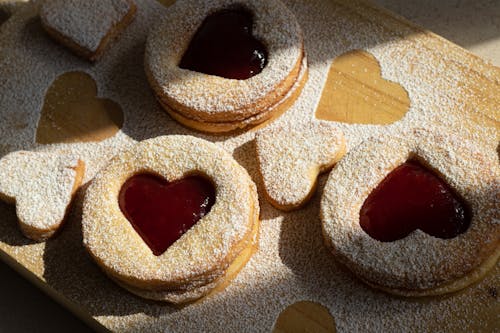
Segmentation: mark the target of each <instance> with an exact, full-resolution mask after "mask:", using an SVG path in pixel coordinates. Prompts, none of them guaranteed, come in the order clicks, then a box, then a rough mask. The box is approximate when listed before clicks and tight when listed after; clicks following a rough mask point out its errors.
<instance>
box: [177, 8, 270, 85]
mask: <svg viewBox="0 0 500 333" xmlns="http://www.w3.org/2000/svg"><path fill="white" fill-rule="evenodd" d="M252 27H253V17H252V13H250V12H249V11H248V10H245V9H243V8H235V9H223V10H220V11H218V12H215V13H213V14H211V15H209V16H208V17H207V18H206V19H205V20H204V21H203V23H202V24H201V26H200V28H199V29H198V31H196V33H195V34H194V36H193V38H192V40H191V43H190V44H189V47H188V48H187V50H186V52H185V53H184V56H183V57H182V60H181V62H180V64H179V67H180V68H183V69H189V70H192V71H195V72H200V73H205V74H209V75H216V76H220V77H224V78H227V79H237V80H245V79H248V78H250V77H252V76H254V75H257V74H259V73H260V72H261V71H262V70H263V69H264V67H265V66H266V64H267V50H266V47H265V46H264V44H263V43H262V42H260V41H259V40H257V39H256V38H255V37H254V36H253V35H252Z"/></svg>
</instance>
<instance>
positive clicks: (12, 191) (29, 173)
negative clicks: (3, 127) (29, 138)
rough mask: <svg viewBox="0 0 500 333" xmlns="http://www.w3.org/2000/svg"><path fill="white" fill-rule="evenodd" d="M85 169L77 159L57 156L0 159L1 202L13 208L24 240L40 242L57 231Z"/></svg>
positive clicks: (16, 154) (30, 154) (17, 155)
mask: <svg viewBox="0 0 500 333" xmlns="http://www.w3.org/2000/svg"><path fill="white" fill-rule="evenodd" d="M84 169H85V166H84V163H83V162H82V161H81V160H79V159H78V158H77V157H74V156H66V155H62V154H56V153H41V152H28V151H18V152H14V153H10V154H8V155H5V156H4V157H3V158H2V159H0V199H2V200H4V201H5V202H7V203H11V204H15V205H16V214H17V217H18V219H19V226H20V228H21V231H22V232H23V234H24V235H25V236H26V237H28V238H31V239H33V240H36V241H43V240H45V239H47V238H49V237H50V236H52V235H53V234H54V233H55V232H56V231H57V229H58V228H59V227H60V226H61V224H62V222H63V220H64V218H65V215H66V212H67V210H68V207H69V205H70V203H71V200H72V198H73V195H74V194H75V192H76V190H77V189H78V188H79V187H80V185H81V183H82V179H83V174H84Z"/></svg>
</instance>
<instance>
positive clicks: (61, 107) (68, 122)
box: [36, 72, 123, 144]
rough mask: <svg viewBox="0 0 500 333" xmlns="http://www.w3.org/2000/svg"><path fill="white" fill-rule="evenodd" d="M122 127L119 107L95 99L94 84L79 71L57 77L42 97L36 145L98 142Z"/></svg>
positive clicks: (108, 101) (103, 100)
mask: <svg viewBox="0 0 500 333" xmlns="http://www.w3.org/2000/svg"><path fill="white" fill-rule="evenodd" d="M122 126H123V112H122V109H121V107H120V106H119V105H118V104H117V103H115V102H113V101H111V100H109V99H103V98H98V97H97V85H96V83H95V81H94V80H93V79H92V77H91V76H90V75H88V74H86V73H83V72H67V73H64V74H62V75H60V76H59V77H58V78H57V79H56V80H55V81H54V82H53V83H52V85H51V86H50V87H49V89H48V91H47V94H46V95H45V101H44V104H43V108H42V112H41V115H40V120H39V121H38V127H37V131H36V142H38V143H42V144H51V143H75V142H99V141H102V140H105V139H107V138H110V137H112V136H114V135H115V134H116V132H118V131H119V130H120V128H121V127H122Z"/></svg>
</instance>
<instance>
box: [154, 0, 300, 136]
mask: <svg viewBox="0 0 500 333" xmlns="http://www.w3.org/2000/svg"><path fill="white" fill-rule="evenodd" d="M145 69H146V74H147V77H148V80H149V83H150V84H151V86H152V88H153V90H154V91H155V93H156V96H157V98H158V100H159V101H160V103H161V104H162V105H163V107H164V108H165V110H166V111H167V112H168V113H169V114H170V115H171V116H172V117H173V118H174V119H176V120H177V121H179V122H180V123H182V124H184V125H186V126H188V127H191V128H194V129H197V130H201V131H206V132H228V131H232V130H236V129H241V128H245V127H247V126H250V125H255V124H258V123H261V122H263V121H265V120H268V119H270V118H272V117H273V116H276V115H279V114H280V113H282V112H283V111H284V110H286V109H287V108H288V107H289V106H290V104H291V103H292V102H293V101H294V100H295V99H296V98H297V97H298V95H299V94H300V91H301V90H302V87H303V85H304V83H305V81H306V78H307V62H306V58H305V54H304V46H303V38H302V31H301V29H300V26H299V24H298V22H297V20H296V19H295V17H294V15H293V14H292V13H291V12H290V10H288V8H287V7H286V6H285V5H284V4H283V3H281V1H279V0H271V1H264V0H258V1H248V0H244V1H235V0H216V1H196V0H188V1H178V2H177V3H175V4H174V5H173V6H171V7H170V8H169V10H168V12H167V14H166V15H165V17H164V18H163V20H162V21H161V22H160V23H159V24H158V25H157V26H156V27H155V28H154V29H153V31H152V32H151V33H150V35H149V37H148V41H147V45H146V56H145Z"/></svg>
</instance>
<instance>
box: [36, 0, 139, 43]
mask: <svg viewBox="0 0 500 333" xmlns="http://www.w3.org/2000/svg"><path fill="white" fill-rule="evenodd" d="M131 6H132V3H131V2H130V1H129V0H86V1H79V0H47V1H44V3H43V6H42V8H41V12H40V15H41V16H42V18H43V20H44V22H45V23H46V24H47V25H49V26H50V27H51V28H53V29H54V30H56V31H58V32H59V33H61V34H62V35H63V36H65V37H67V38H69V39H71V40H73V41H74V42H75V43H77V44H78V45H79V46H81V47H83V48H85V49H87V50H90V51H92V52H95V51H97V49H98V47H99V46H100V44H101V41H102V40H103V39H104V37H105V36H106V35H107V34H108V33H110V31H111V29H112V28H113V27H114V26H115V25H117V24H118V22H120V21H121V20H122V19H123V18H124V17H125V15H127V13H128V12H129V11H130V8H131Z"/></svg>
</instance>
